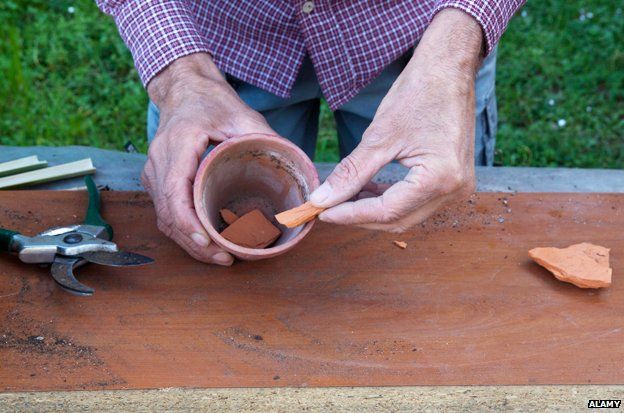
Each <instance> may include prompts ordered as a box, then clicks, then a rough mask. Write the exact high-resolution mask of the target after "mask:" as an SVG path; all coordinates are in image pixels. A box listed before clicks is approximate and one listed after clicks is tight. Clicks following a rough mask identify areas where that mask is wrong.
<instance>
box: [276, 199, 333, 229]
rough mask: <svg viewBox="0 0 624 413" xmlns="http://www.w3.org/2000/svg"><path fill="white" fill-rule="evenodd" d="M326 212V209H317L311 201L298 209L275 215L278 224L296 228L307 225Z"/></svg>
mask: <svg viewBox="0 0 624 413" xmlns="http://www.w3.org/2000/svg"><path fill="white" fill-rule="evenodd" d="M324 210H325V208H319V207H315V206H314V205H312V203H311V202H310V201H308V202H306V203H304V204H302V205H299V206H298V207H296V208H292V209H289V210H288V211H284V212H280V213H279V214H277V215H275V219H277V222H279V223H280V224H282V225H285V226H286V227H288V228H295V227H298V226H299V225H303V224H305V223H306V222H308V221H312V220H313V219H314V218H316V216H317V215H318V214H320V213H321V212H323V211H324Z"/></svg>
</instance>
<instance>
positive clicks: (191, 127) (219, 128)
mask: <svg viewBox="0 0 624 413" xmlns="http://www.w3.org/2000/svg"><path fill="white" fill-rule="evenodd" d="M147 91H148V94H149V96H150V98H151V100H152V101H153V102H154V103H155V104H156V106H157V107H158V109H159V110H160V123H159V126H158V131H157V132H156V136H155V138H154V141H153V142H152V143H151V145H150V148H149V151H148V159H147V163H146V164H145V168H144V170H143V174H142V176H141V180H142V182H143V186H144V187H145V189H146V190H147V191H148V192H149V194H150V196H151V197H152V200H153V201H154V206H155V208H156V215H157V218H158V228H159V229H160V230H161V231H162V232H163V233H164V234H165V235H167V236H168V237H170V238H171V239H173V240H174V241H175V242H176V243H178V244H179V245H180V246H181V247H182V248H184V249H185V250H186V252H188V253H189V254H190V255H191V256H193V257H194V258H196V259H197V260H199V261H203V262H206V263H214V264H220V265H231V264H232V262H233V257H232V256H231V255H230V254H228V253H227V252H225V251H223V250H222V249H221V248H219V247H218V246H217V245H216V244H214V243H213V242H211V240H210V238H209V237H208V234H207V233H206V231H205V230H204V228H203V226H202V224H201V222H200V221H199V218H198V217H197V213H196V212H195V207H194V205H193V181H194V179H195V174H196V172H197V168H198V166H199V162H200V160H201V156H202V155H203V154H204V152H205V151H206V148H207V147H208V143H209V141H213V142H221V141H223V140H225V139H228V138H230V137H233V136H238V135H243V134H246V133H269V134H276V133H275V131H273V130H272V129H271V127H270V126H269V125H268V124H267V122H266V120H265V119H264V118H263V117H262V115H260V114H259V113H258V112H255V111H254V110H252V109H251V108H250V107H249V106H247V105H246V104H245V103H244V102H243V101H242V100H241V99H240V98H239V97H238V95H237V94H236V92H235V91H234V90H233V89H232V88H231V87H230V85H229V84H228V83H227V81H226V80H225V79H224V77H223V76H222V75H221V73H220V72H219V70H218V69H217V67H216V66H215V65H214V63H213V62H212V59H211V57H210V56H209V55H208V54H205V53H196V54H192V55H189V56H185V57H182V58H179V59H177V60H175V61H174V62H173V63H172V64H171V65H169V66H168V67H167V68H166V69H165V70H163V71H162V72H161V73H160V74H158V75H157V76H156V77H155V78H154V79H152V81H151V82H150V83H149V85H148V87H147Z"/></svg>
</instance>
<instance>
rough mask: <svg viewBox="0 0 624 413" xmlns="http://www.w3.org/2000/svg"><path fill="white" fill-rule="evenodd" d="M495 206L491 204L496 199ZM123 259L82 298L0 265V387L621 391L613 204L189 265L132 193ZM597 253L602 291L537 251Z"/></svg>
mask: <svg viewBox="0 0 624 413" xmlns="http://www.w3.org/2000/svg"><path fill="white" fill-rule="evenodd" d="M503 197H506V198H507V199H508V205H504V204H503V202H502V198H503ZM103 205H104V211H103V212H104V216H105V217H106V218H107V219H108V220H109V221H111V223H112V224H113V226H114V228H115V231H116V236H117V238H116V241H117V242H118V243H119V245H120V247H122V248H125V249H128V250H131V251H135V252H138V253H143V254H146V255H149V256H152V257H154V258H155V259H156V260H157V264H156V265H153V266H147V267H139V268H132V269H114V268H107V267H100V266H96V265H89V266H86V267H84V268H81V269H79V270H77V271H76V272H77V274H78V278H79V279H80V280H81V281H83V282H85V283H86V284H88V285H90V286H92V287H94V288H96V294H95V296H94V297H91V298H81V297H74V296H71V295H68V294H67V293H65V292H63V291H61V290H60V289H58V288H57V287H56V285H55V284H54V282H53V281H52V279H51V278H50V276H49V275H48V272H49V270H48V269H46V268H39V267H36V266H32V265H25V264H22V263H20V262H19V261H18V260H17V259H16V258H15V257H11V256H8V255H3V256H0V390H3V391H24V390H60V389H63V390H73V389H93V390H97V389H138V388H141V389H145V388H161V387H198V388H201V387H252V386H259V387H265V386H268V387H271V386H387V385H442V384H444V385H485V384H489V385H504V384H587V383H591V384H623V383H624V368H623V366H624V346H622V343H623V342H624V282H622V277H623V276H622V274H624V261H623V259H622V253H623V251H624V237H623V236H622V229H623V228H624V212H623V211H624V195H584V194H557V195H555V194H517V195H515V196H511V195H502V194H481V195H479V196H477V197H475V198H473V199H472V200H471V201H470V202H466V203H462V204H461V205H459V206H457V207H455V208H453V209H452V210H447V211H444V212H442V213H441V214H439V215H437V216H436V217H433V218H432V219H430V220H429V221H428V222H427V223H426V224H424V225H423V226H421V227H418V228H416V229H415V230H414V231H412V232H410V233H408V234H404V235H402V236H401V239H402V240H404V241H405V242H407V243H408V245H409V247H408V248H407V249H405V250H402V249H399V248H396V247H395V246H394V245H393V243H392V242H393V240H395V239H396V235H393V234H384V233H377V232H369V231H364V230H356V229H349V228H344V227H337V226H329V225H324V224H322V223H319V224H318V225H317V226H316V227H315V228H314V230H313V232H312V233H311V234H310V235H309V236H308V237H307V238H306V239H305V240H304V241H303V242H302V243H301V244H300V245H299V246H298V247H297V248H296V249H294V250H293V251H291V252H290V253H288V254H286V255H284V256H280V257H277V258H274V259H270V260H266V261H257V262H238V263H236V264H235V265H234V266H233V267H231V268H219V267H212V266H207V265H203V264H200V263H198V262H195V261H193V260H192V259H190V258H189V257H187V256H186V255H185V253H184V252H183V251H181V250H180V249H179V248H178V247H176V245H175V244H173V243H172V242H171V241H169V240H167V239H166V238H165V237H164V236H162V235H161V234H160V233H159V232H158V230H157V229H156V224H155V216H154V212H153V208H152V205H151V203H150V202H149V200H148V198H147V196H146V195H145V194H141V193H128V192H126V193H123V192H116V193H104V194H103ZM85 206H86V195H85V193H84V192H30V191H23V192H2V193H0V225H1V226H3V227H8V228H12V229H19V230H21V231H22V232H24V233H26V234H28V235H31V234H34V233H36V232H37V231H40V230H43V229H45V228H48V227H50V226H53V225H63V224H70V223H75V222H77V221H79V220H80V219H81V218H82V214H83V211H84V208H85ZM582 241H589V242H593V243H596V244H599V245H604V246H606V247H609V248H611V254H612V256H611V264H612V267H613V285H612V286H611V287H610V288H608V289H605V290H604V291H589V290H582V289H579V288H577V287H574V286H573V285H570V284H564V283H561V282H559V281H557V280H555V279H554V277H552V275H550V274H549V273H548V272H547V271H546V270H545V269H543V268H541V267H539V266H538V265H537V264H535V263H533V262H531V260H530V259H529V258H528V256H527V251H528V250H529V249H530V248H533V247H536V246H545V245H552V246H559V247H563V246H567V245H570V244H573V243H578V242H582Z"/></svg>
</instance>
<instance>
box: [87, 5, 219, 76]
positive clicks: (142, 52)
mask: <svg viewBox="0 0 624 413" xmlns="http://www.w3.org/2000/svg"><path fill="white" fill-rule="evenodd" d="M96 2H97V5H98V7H99V8H100V9H101V10H102V11H103V12H105V13H107V14H110V15H111V16H113V18H114V19H115V23H116V24H117V27H118V29H119V33H120V34H121V37H122V39H123V41H124V42H125V43H126V45H127V46H128V49H130V52H131V53H132V57H133V58H134V65H135V66H136V69H137V71H138V72H139V76H140V78H141V82H143V86H147V84H148V83H149V81H150V80H151V79H152V78H153V77H154V76H156V75H157V74H158V73H159V72H160V71H161V70H163V69H164V68H165V67H166V66H168V65H169V64H170V63H171V62H173V61H174V60H176V59H177V58H179V57H182V56H186V55H189V54H191V53H196V52H208V51H209V50H208V47H207V44H206V42H205V40H204V38H203V37H202V35H201V34H200V32H199V30H198V29H197V27H196V24H195V22H194V20H193V17H192V15H191V14H190V13H189V7H188V5H187V1H185V0H96Z"/></svg>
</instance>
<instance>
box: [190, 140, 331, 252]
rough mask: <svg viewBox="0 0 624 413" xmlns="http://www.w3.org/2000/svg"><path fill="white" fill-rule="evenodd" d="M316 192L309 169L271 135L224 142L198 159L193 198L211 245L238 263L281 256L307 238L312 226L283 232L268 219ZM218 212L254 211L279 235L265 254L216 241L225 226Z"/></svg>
mask: <svg viewBox="0 0 624 413" xmlns="http://www.w3.org/2000/svg"><path fill="white" fill-rule="evenodd" d="M318 186H319V178H318V173H317V171H316V168H315V167H314V164H313V163H312V161H311V160H310V158H308V157H307V155H306V154H305V153H304V152H303V151H302V150H301V149H299V148H298V147H297V146H296V145H294V144H293V143H291V142H290V141H288V140H286V139H284V138H281V137H279V136H275V135H266V134H248V135H243V136H240V137H236V138H230V139H228V140H226V141H224V142H223V143H221V144H219V145H218V146H217V147H216V148H214V149H213V150H212V151H211V152H210V153H209V154H208V156H206V158H204V160H203V161H202V163H201V165H200V166H199V169H198V171H197V175H196V177H195V183H194V186H193V192H194V194H193V195H194V202H195V210H196V211H197V215H198V216H199V219H200V220H201V222H202V224H203V226H204V228H206V231H207V232H208V235H210V238H211V239H212V240H213V242H215V243H216V244H217V245H219V246H220V247H221V248H223V249H224V250H226V251H228V252H230V253H232V254H233V255H234V256H236V257H238V258H240V259H243V260H259V259H263V258H270V257H274V256H276V255H280V254H283V253H285V252H286V251H288V250H290V249H291V248H293V247H294V246H295V245H297V243H298V242H299V241H301V240H302V239H303V238H304V237H305V236H306V235H307V234H308V233H309V232H310V230H311V229H312V226H313V225H314V221H311V222H308V223H307V224H305V225H303V226H301V227H298V228H292V229H288V228H286V227H284V226H282V225H279V224H278V223H277V221H275V218H274V215H275V214H276V213H278V212H282V211H285V210H287V209H290V208H294V207H296V206H299V205H301V204H302V203H303V202H305V201H306V200H307V199H308V198H309V196H310V194H311V193H312V191H314V190H315V189H316V188H317V187H318ZM222 208H227V209H230V210H231V211H233V212H235V213H236V214H237V215H238V216H241V215H244V214H246V213H247V212H249V211H251V210H253V209H256V208H258V209H260V210H261V211H262V212H263V213H264V215H265V216H266V217H267V218H268V219H270V220H272V222H273V223H274V224H275V225H276V226H277V227H278V228H280V229H281V230H282V235H281V237H280V238H279V239H278V240H277V241H276V242H275V244H273V246H271V247H270V248H264V249H254V248H245V247H241V246H238V245H236V244H234V243H232V242H230V241H228V240H226V239H225V238H223V237H222V236H221V235H219V232H221V231H222V230H223V229H224V228H225V225H226V224H225V222H224V221H223V219H222V218H221V216H220V214H219V210H220V209H222Z"/></svg>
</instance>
